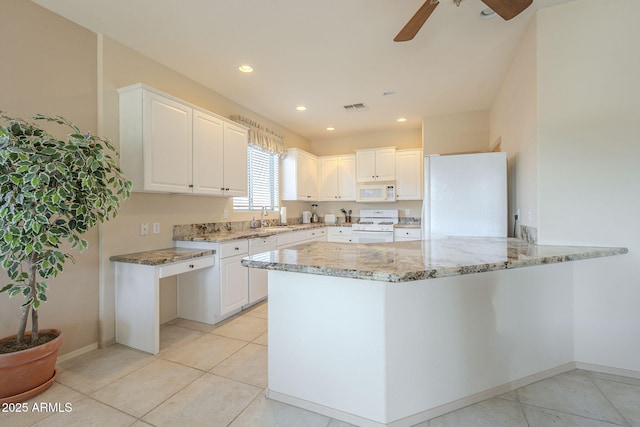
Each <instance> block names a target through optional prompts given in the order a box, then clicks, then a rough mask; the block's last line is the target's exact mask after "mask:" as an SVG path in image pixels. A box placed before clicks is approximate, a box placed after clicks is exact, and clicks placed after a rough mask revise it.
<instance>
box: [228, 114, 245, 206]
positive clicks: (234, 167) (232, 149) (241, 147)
mask: <svg viewBox="0 0 640 427" xmlns="http://www.w3.org/2000/svg"><path fill="white" fill-rule="evenodd" d="M224 189H225V195H227V196H246V195H247V191H248V190H247V131H246V130H245V129H244V128H241V127H239V126H234V125H232V124H230V123H225V126H224Z"/></svg>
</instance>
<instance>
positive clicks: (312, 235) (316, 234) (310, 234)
mask: <svg viewBox="0 0 640 427" xmlns="http://www.w3.org/2000/svg"><path fill="white" fill-rule="evenodd" d="M306 240H307V241H308V242H311V241H313V242H325V241H326V240H327V229H326V228H325V227H322V228H312V229H310V230H307V239H306Z"/></svg>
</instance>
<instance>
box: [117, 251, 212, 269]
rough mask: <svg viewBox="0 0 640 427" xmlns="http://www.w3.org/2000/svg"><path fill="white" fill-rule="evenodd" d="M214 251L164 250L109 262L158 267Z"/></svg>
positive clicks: (135, 254)
mask: <svg viewBox="0 0 640 427" xmlns="http://www.w3.org/2000/svg"><path fill="white" fill-rule="evenodd" d="M215 253H216V251H214V250H203V249H184V248H166V249H157V250H151V251H144V252H136V253H132V254H124V255H114V256H112V257H110V258H109V260H111V261H114V262H126V263H130V264H143V265H151V266H158V265H164V264H170V263H173V262H178V261H186V260H189V259H194V258H200V257H205V256H209V255H214V254H215Z"/></svg>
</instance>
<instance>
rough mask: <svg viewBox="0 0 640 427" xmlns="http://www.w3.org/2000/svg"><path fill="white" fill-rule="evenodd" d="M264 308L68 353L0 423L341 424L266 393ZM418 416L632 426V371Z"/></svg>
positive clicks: (446, 420) (511, 424)
mask: <svg viewBox="0 0 640 427" xmlns="http://www.w3.org/2000/svg"><path fill="white" fill-rule="evenodd" d="M267 313H268V305H267V303H266V302H265V303H261V304H259V305H258V306H256V307H255V308H252V309H250V310H247V311H245V312H243V313H241V314H240V315H238V316H235V317H233V318H232V319H229V320H228V321H226V322H224V323H223V324H221V325H218V326H210V325H205V324H201V323H195V322H190V321H186V320H182V319H178V320H175V321H173V322H170V323H168V324H166V325H163V327H162V328H161V351H160V353H159V354H157V355H155V356H152V355H149V354H147V353H143V352H140V351H137V350H133V349H130V348H128V347H125V346H122V345H118V344H116V345H113V346H110V347H108V348H106V349H102V350H95V351H92V352H90V353H87V354H84V355H82V356H78V357H76V358H74V359H72V360H68V361H66V362H64V363H62V364H60V366H59V370H60V373H59V375H58V378H57V380H56V382H55V383H54V385H53V386H52V387H51V388H50V389H49V390H48V391H46V392H45V393H43V394H41V395H40V396H38V397H35V398H33V399H32V400H31V401H28V402H26V403H27V408H28V411H27V412H24V413H6V412H0V426H2V427H14V426H15V427H18V426H64V427H69V426H82V427H86V426H101V427H103V426H134V427H142V426H149V425H153V426H189V427H192V426H207V427H218V426H225V427H226V426H230V427H244V426H255V427H274V426H279V427H315V426H318V427H349V426H350V425H349V424H346V423H343V422H340V421H337V420H333V419H330V418H327V417H325V416H322V415H318V414H315V413H312V412H308V411H305V410H302V409H298V408H295V407H292V406H288V405H285V404H282V403H279V402H275V401H271V400H268V399H266V398H265V387H266V385H267V344H268V342H267ZM41 403H48V404H50V405H49V407H50V408H53V409H54V410H53V411H51V410H49V411H41V412H38V411H34V410H33V408H34V404H35V405H36V407H37V405H39V404H41ZM56 404H57V406H56ZM65 404H69V406H68V408H70V409H71V410H70V411H69V412H65V410H64V409H65V408H67V407H66V406H65ZM57 408H60V409H62V410H56V409H57ZM418 426H419V427H447V426H450V427H465V426H487V427H500V426H505V427H519V426H523V427H568V426H575V427H596V426H600V427H604V426H609V427H613V426H626V427H630V426H640V379H633V378H626V377H619V376H614V375H607V374H601V373H596V372H590V371H582V370H574V371H571V372H568V373H565V374H561V375H557V376H555V377H552V378H549V379H546V380H543V381H539V382H537V383H534V384H531V385H529V386H526V387H522V388H520V389H518V390H515V391H512V392H510V393H506V394H504V395H501V396H499V397H497V398H493V399H489V400H485V401H483V402H480V403H478V404H475V405H472V406H468V407H466V408H463V409H461V410H458V411H455V412H452V413H449V414H447V415H443V416H441V417H439V418H435V419H432V420H430V421H429V422H425V423H422V424H419V425H418Z"/></svg>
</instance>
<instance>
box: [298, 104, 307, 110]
mask: <svg viewBox="0 0 640 427" xmlns="http://www.w3.org/2000/svg"><path fill="white" fill-rule="evenodd" d="M306 109H307V107H305V106H304V105H298V106H297V107H296V110H298V111H304V110H306Z"/></svg>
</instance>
